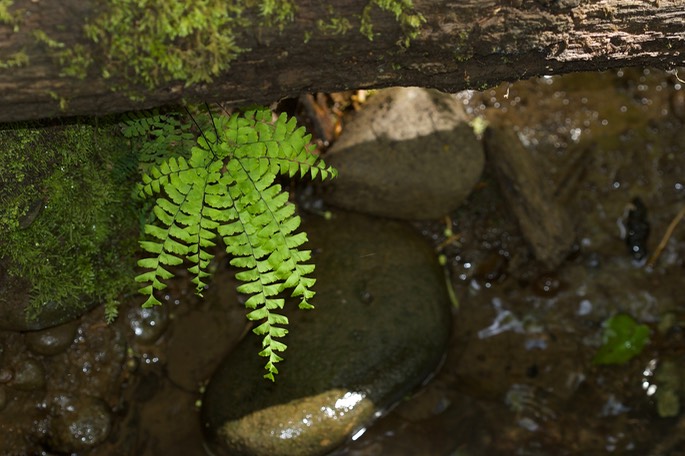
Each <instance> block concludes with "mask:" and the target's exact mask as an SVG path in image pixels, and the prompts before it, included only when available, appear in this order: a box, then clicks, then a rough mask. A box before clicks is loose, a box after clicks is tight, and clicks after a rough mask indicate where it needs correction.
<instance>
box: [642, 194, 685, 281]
mask: <svg viewBox="0 0 685 456" xmlns="http://www.w3.org/2000/svg"><path fill="white" fill-rule="evenodd" d="M683 217H685V207H683V208H682V209H681V210H680V212H678V214H677V215H676V216H675V217H674V218H673V220H671V223H670V225H668V228H667V229H666V232H665V233H664V236H663V237H662V238H661V241H660V242H659V245H658V246H657V248H656V250H655V251H654V253H653V254H652V256H651V257H649V261H648V262H647V267H648V268H653V267H654V264H655V263H656V260H658V259H659V255H661V252H662V251H663V250H664V248H666V244H668V240H669V239H671V236H672V235H673V231H674V230H675V227H676V226H677V225H678V223H680V221H681V220H682V218H683Z"/></svg>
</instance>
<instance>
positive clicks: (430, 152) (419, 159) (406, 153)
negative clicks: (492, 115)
mask: <svg viewBox="0 0 685 456" xmlns="http://www.w3.org/2000/svg"><path fill="white" fill-rule="evenodd" d="M326 161H327V163H329V164H330V165H333V166H334V167H336V168H337V169H338V172H339V174H338V177H337V178H336V179H334V180H333V181H331V182H330V183H326V187H325V191H324V195H323V198H324V200H325V201H326V202H327V203H329V204H331V205H334V206H338V207H342V208H345V209H350V210H354V211H359V212H364V213H368V214H372V215H380V216H385V217H393V218H401V219H432V218H438V217H441V216H443V215H445V214H447V213H448V212H450V211H451V210H453V209H455V208H457V207H458V206H459V205H460V204H461V203H462V202H463V201H464V199H465V198H466V197H467V196H468V194H469V193H470V192H471V189H472V188H473V186H474V185H475V184H476V182H477V181H478V179H479V178H480V175H481V172H482V170H483V164H484V161H485V159H484V153H483V147H482V145H481V143H480V141H478V139H477V138H476V136H475V134H474V133H473V130H472V128H471V127H470V126H469V125H468V124H467V122H466V115H465V114H464V110H463V106H462V103H461V102H459V101H457V100H455V99H454V98H453V97H451V96H450V95H448V94H444V93H441V92H437V91H435V90H426V89H420V88H415V87H412V88H393V89H388V90H382V91H379V92H378V94H376V95H374V96H373V97H371V98H370V99H369V101H368V103H367V104H366V105H365V106H364V109H362V111H360V112H359V113H358V115H357V116H356V117H355V118H353V119H352V121H351V122H350V123H349V124H348V125H347V126H346V127H345V130H344V131H343V133H342V135H341V136H340V138H339V139H338V140H337V142H336V143H335V144H334V145H333V147H331V149H330V150H329V152H328V153H327V155H326Z"/></svg>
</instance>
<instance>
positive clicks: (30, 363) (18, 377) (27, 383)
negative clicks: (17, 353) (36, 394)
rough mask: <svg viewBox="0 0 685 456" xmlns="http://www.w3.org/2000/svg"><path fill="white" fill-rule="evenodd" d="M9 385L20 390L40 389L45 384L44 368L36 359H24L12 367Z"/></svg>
mask: <svg viewBox="0 0 685 456" xmlns="http://www.w3.org/2000/svg"><path fill="white" fill-rule="evenodd" d="M9 385H10V386H11V387H13V388H16V389H18V390H22V391H31V390H36V389H41V388H43V387H44V386H45V368H44V367H43V365H42V364H41V363H40V362H39V361H38V360H35V359H31V358H27V359H24V360H22V361H21V362H20V363H19V364H18V365H17V366H16V367H15V368H14V377H13V378H12V381H11V382H10V383H9Z"/></svg>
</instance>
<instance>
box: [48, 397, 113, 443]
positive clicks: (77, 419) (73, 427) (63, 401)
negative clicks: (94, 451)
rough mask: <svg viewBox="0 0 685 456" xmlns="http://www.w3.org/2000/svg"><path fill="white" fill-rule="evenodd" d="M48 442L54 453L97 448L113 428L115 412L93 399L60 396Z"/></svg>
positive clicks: (54, 404) (55, 402)
mask: <svg viewBox="0 0 685 456" xmlns="http://www.w3.org/2000/svg"><path fill="white" fill-rule="evenodd" d="M50 416H51V420H50V430H49V437H48V441H49V444H50V448H51V449H52V450H53V451H59V452H64V453H72V452H75V451H81V450H87V449H91V448H94V447H95V446H97V445H99V444H100V443H102V442H104V440H105V439H106V438H107V436H108V435H109V433H110V431H111V429H112V412H111V411H110V410H109V407H108V406H107V404H105V403H104V402H103V401H102V400H101V399H99V398H96V397H92V396H71V395H67V394H57V395H56V396H55V397H54V398H53V400H52V406H51V408H50Z"/></svg>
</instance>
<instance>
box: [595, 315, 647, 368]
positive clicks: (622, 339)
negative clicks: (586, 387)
mask: <svg viewBox="0 0 685 456" xmlns="http://www.w3.org/2000/svg"><path fill="white" fill-rule="evenodd" d="M647 342H649V328H648V327H647V325H641V324H638V323H637V322H636V321H635V320H634V319H633V318H632V317H631V316H630V315H625V314H618V315H614V316H613V317H611V318H609V319H608V320H606V321H605V322H604V333H603V334H602V347H601V348H600V349H599V351H598V352H597V354H596V355H595V357H594V359H593V362H594V363H595V364H623V363H626V362H628V361H630V360H631V359H633V358H634V357H635V356H637V355H639V354H640V353H642V350H643V349H644V347H645V345H646V344H647Z"/></svg>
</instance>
